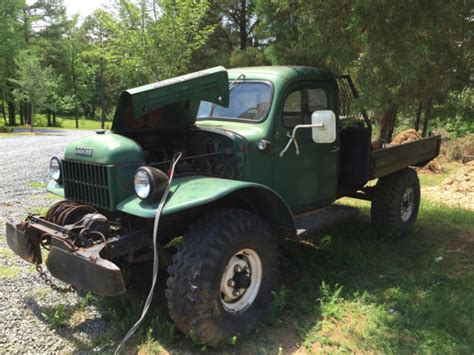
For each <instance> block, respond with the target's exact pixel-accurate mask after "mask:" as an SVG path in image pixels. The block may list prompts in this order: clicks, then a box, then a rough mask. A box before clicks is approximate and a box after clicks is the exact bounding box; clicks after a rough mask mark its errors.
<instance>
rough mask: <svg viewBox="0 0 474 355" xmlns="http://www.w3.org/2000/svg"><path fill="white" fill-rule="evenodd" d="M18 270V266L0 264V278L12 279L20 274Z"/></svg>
mask: <svg viewBox="0 0 474 355" xmlns="http://www.w3.org/2000/svg"><path fill="white" fill-rule="evenodd" d="M20 271H21V269H20V268H19V267H18V266H4V265H0V279H13V278H15V277H17V276H18V275H19V274H20Z"/></svg>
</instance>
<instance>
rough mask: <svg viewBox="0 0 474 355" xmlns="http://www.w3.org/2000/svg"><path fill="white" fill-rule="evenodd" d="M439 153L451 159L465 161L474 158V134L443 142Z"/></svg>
mask: <svg viewBox="0 0 474 355" xmlns="http://www.w3.org/2000/svg"><path fill="white" fill-rule="evenodd" d="M441 153H442V154H443V155H445V156H446V157H447V158H448V159H449V160H451V161H453V160H454V161H460V162H462V163H467V162H470V161H472V160H474V134H468V135H466V136H464V137H462V138H459V139H456V140H450V141H447V142H446V143H444V144H443V146H442V147H441Z"/></svg>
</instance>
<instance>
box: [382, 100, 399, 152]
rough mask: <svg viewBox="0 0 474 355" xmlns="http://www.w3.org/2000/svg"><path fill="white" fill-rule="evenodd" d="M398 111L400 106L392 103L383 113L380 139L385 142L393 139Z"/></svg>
mask: <svg viewBox="0 0 474 355" xmlns="http://www.w3.org/2000/svg"><path fill="white" fill-rule="evenodd" d="M397 111H398V106H396V105H390V106H389V107H388V109H387V110H386V111H385V113H384V115H383V118H382V122H381V126H380V136H379V139H380V140H381V141H383V142H385V143H390V142H391V140H392V135H393V131H394V129H395V122H396V119H397Z"/></svg>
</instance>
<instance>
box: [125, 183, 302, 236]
mask: <svg viewBox="0 0 474 355" xmlns="http://www.w3.org/2000/svg"><path fill="white" fill-rule="evenodd" d="M223 198H235V199H238V200H241V201H243V202H246V203H247V204H248V205H251V206H252V207H253V208H254V209H255V210H256V211H257V212H259V213H260V214H261V215H262V216H263V217H265V218H267V219H268V220H269V221H270V222H271V223H272V224H275V225H281V226H284V227H287V228H290V229H291V230H294V223H293V216H292V213H291V210H290V208H289V207H288V205H287V204H286V203H285V201H284V200H283V199H282V198H281V197H280V196H279V195H278V193H277V192H275V191H273V190H272V189H270V188H269V187H267V186H265V185H261V184H257V183H252V182H246V181H236V180H228V179H220V178H214V177H207V176H187V177H181V178H176V179H173V181H172V183H171V188H170V195H169V197H168V201H167V202H166V204H165V206H164V208H163V212H162V215H163V216H166V215H171V214H173V213H176V212H181V211H184V210H188V209H193V208H196V207H200V206H203V205H206V204H209V203H212V202H214V201H217V200H220V199H223ZM157 207H158V202H156V203H148V202H145V201H142V200H140V199H139V198H138V197H136V196H131V197H129V198H127V199H125V200H123V201H121V202H119V203H118V204H117V206H116V210H118V211H122V212H125V213H128V214H131V215H134V216H138V217H143V218H155V214H156V209H157Z"/></svg>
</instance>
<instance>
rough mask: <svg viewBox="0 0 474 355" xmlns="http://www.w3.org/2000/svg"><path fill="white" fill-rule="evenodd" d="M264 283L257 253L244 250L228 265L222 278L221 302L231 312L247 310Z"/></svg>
mask: <svg viewBox="0 0 474 355" xmlns="http://www.w3.org/2000/svg"><path fill="white" fill-rule="evenodd" d="M261 283H262V262H261V260H260V257H259V256H258V254H257V252H256V251H254V250H252V249H242V250H240V251H239V252H237V253H235V254H234V255H233V256H232V257H231V258H230V260H229V262H228V263H227V266H226V267H225V269H224V273H223V274H222V278H221V287H220V291H221V302H222V305H223V306H224V308H225V309H226V310H227V311H229V312H241V311H243V310H245V309H247V308H248V307H249V306H250V305H251V304H252V302H253V301H254V300H255V298H256V297H257V295H258V291H259V290H260V285H261Z"/></svg>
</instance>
